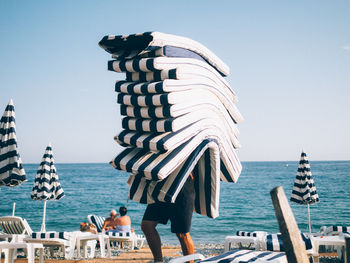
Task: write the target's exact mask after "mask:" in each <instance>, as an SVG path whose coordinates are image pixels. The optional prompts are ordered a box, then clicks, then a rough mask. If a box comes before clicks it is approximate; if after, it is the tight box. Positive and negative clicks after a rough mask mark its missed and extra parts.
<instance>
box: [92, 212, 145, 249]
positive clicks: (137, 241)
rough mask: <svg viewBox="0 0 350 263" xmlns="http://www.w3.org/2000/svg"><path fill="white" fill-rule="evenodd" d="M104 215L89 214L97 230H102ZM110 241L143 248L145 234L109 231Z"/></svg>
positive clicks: (132, 247)
mask: <svg viewBox="0 0 350 263" xmlns="http://www.w3.org/2000/svg"><path fill="white" fill-rule="evenodd" d="M104 220H105V219H104V217H101V216H97V215H88V221H89V223H92V224H94V225H95V226H96V228H97V232H102V227H103V222H104ZM107 235H108V237H109V241H111V242H126V243H130V245H131V249H134V248H135V247H137V248H141V247H143V244H144V242H145V240H146V239H145V237H144V236H143V235H137V234H135V233H134V232H125V233H122V232H121V233H107ZM108 253H110V252H108Z"/></svg>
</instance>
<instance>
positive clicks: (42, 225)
mask: <svg viewBox="0 0 350 263" xmlns="http://www.w3.org/2000/svg"><path fill="white" fill-rule="evenodd" d="M45 217H46V200H44V212H43V223H42V224H41V230H40V232H46V229H45Z"/></svg>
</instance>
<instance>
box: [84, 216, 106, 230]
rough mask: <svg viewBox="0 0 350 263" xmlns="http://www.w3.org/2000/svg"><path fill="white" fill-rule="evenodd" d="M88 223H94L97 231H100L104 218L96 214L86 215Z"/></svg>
mask: <svg viewBox="0 0 350 263" xmlns="http://www.w3.org/2000/svg"><path fill="white" fill-rule="evenodd" d="M87 218H88V221H89V223H91V224H94V225H95V226H96V228H97V232H102V227H103V224H104V222H105V218H104V217H102V216H97V215H88V216H87Z"/></svg>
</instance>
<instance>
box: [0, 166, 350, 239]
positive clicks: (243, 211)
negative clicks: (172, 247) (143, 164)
mask: <svg viewBox="0 0 350 263" xmlns="http://www.w3.org/2000/svg"><path fill="white" fill-rule="evenodd" d="M242 165H243V171H242V174H241V176H240V177H239V180H238V182H237V183H223V182H222V183H221V190H220V210H219V211H220V216H219V217H217V218H215V219H211V218H208V217H205V216H202V215H198V214H194V216H193V220H192V228H191V236H192V238H193V240H194V242H195V243H196V244H207V243H215V244H219V243H224V240H225V237H226V236H227V235H234V234H235V233H236V231H238V230H241V231H267V232H270V233H277V232H279V229H278V224H277V220H276V217H275V213H274V210H273V205H272V201H271V197H270V190H271V189H272V188H274V187H276V186H283V188H284V191H285V193H286V195H287V198H288V199H289V198H290V195H291V192H292V187H293V184H294V180H295V176H296V172H297V168H298V161H289V162H242ZM310 165H311V172H312V174H313V177H314V181H315V185H316V188H317V192H318V194H319V198H320V202H319V203H317V204H314V205H311V206H310V209H311V221H312V231H313V232H317V231H318V230H319V229H320V227H321V226H330V225H343V226H350V161H313V162H310ZM38 167H39V164H24V168H25V171H26V174H27V179H28V181H27V182H25V183H23V184H22V185H20V186H17V187H11V188H10V187H2V188H1V189H0V197H1V202H0V216H8V215H12V208H13V203H14V202H15V203H16V206H15V208H16V209H15V215H16V216H20V217H22V218H25V219H27V221H28V223H29V225H30V226H31V228H32V229H33V231H39V230H40V227H41V223H42V214H43V204H44V203H43V202H42V201H33V200H32V199H31V198H30V194H31V191H32V187H33V183H34V177H35V175H36V172H37V169H38ZM56 169H57V173H58V176H59V179H60V182H61V185H62V188H63V189H64V192H65V197H64V198H62V199H61V200H58V201H48V202H47V214H46V230H47V231H75V230H79V225H80V223H82V222H87V216H88V215H89V214H96V215H100V216H104V217H107V216H108V215H109V211H110V210H111V209H116V210H118V208H119V207H120V206H122V205H126V206H127V208H128V215H129V216H130V217H131V220H132V227H133V228H134V229H135V232H136V233H139V234H141V233H142V231H141V229H140V223H141V220H142V216H143V213H144V210H145V208H146V205H144V204H139V203H136V202H134V201H127V197H128V185H127V183H126V182H127V179H128V174H127V173H125V172H121V171H118V170H115V169H114V168H112V167H111V166H110V165H109V164H107V163H84V164H82V163H81V164H60V163H58V164H56ZM290 205H291V208H292V210H293V213H294V216H295V219H296V221H297V223H298V225H299V228H300V229H301V231H305V232H306V231H308V229H307V206H305V205H300V204H295V203H293V202H290ZM158 231H159V233H160V235H161V239H162V243H163V244H177V242H178V241H177V238H176V236H175V235H174V234H172V233H171V232H170V223H168V225H159V226H158Z"/></svg>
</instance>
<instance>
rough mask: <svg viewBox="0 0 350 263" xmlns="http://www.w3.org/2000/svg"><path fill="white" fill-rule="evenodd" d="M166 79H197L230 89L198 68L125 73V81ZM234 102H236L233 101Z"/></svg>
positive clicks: (225, 82) (213, 75)
mask: <svg viewBox="0 0 350 263" xmlns="http://www.w3.org/2000/svg"><path fill="white" fill-rule="evenodd" d="M166 79H174V80H186V79H198V81H201V82H203V81H205V82H207V83H208V84H209V85H211V86H213V85H216V86H218V87H219V88H221V89H223V90H227V89H228V88H230V85H229V84H228V82H227V81H226V80H225V79H223V78H222V77H219V76H217V75H215V74H213V73H212V72H210V71H207V70H204V69H202V68H198V67H192V66H186V67H179V68H175V69H164V70H156V71H153V72H127V73H126V81H137V82H154V81H162V80H166ZM234 102H236V101H234Z"/></svg>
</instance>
